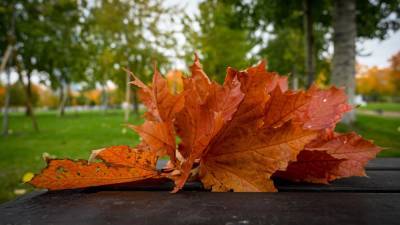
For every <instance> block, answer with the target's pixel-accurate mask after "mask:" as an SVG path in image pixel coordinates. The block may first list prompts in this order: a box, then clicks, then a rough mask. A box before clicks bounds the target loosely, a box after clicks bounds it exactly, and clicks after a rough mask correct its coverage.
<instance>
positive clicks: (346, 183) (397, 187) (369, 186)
mask: <svg viewBox="0 0 400 225" xmlns="http://www.w3.org/2000/svg"><path fill="white" fill-rule="evenodd" d="M367 174H368V177H350V178H343V179H338V180H336V181H333V182H332V183H331V184H328V185H324V184H308V183H293V182H287V181H282V180H277V181H276V182H275V183H276V186H277V187H278V189H279V191H314V192H315V191H324V192H343V191H346V192H399V193H400V171H388V170H376V171H374V170H369V171H367Z"/></svg>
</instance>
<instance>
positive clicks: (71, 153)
mask: <svg viewBox="0 0 400 225" xmlns="http://www.w3.org/2000/svg"><path fill="white" fill-rule="evenodd" d="M37 119H38V123H39V126H40V132H39V133H35V132H33V130H32V127H31V122H30V120H29V119H28V118H27V117H25V116H23V115H12V116H11V120H10V132H11V133H10V135H9V136H7V137H0V202H1V201H5V200H8V199H11V198H13V197H15V194H14V190H15V189H27V188H28V189H29V188H30V187H29V185H24V184H21V179H22V176H23V175H24V174H25V173H26V172H39V171H40V169H41V168H42V167H43V166H45V164H44V162H43V160H42V157H41V156H42V153H43V152H47V153H49V154H50V155H55V156H57V157H60V158H65V157H68V158H73V159H78V158H84V159H85V158H88V156H89V153H90V150H93V149H99V148H102V147H105V146H110V145H131V146H133V145H136V144H137V143H138V142H139V137H138V136H137V134H136V133H134V132H133V131H131V130H130V129H126V128H125V126H124V117H123V113H122V111H110V112H109V113H107V114H106V115H104V114H103V113H102V112H84V113H79V114H75V113H71V114H69V115H66V116H65V117H64V118H60V117H58V116H57V115H56V114H55V113H40V114H39V115H38V116H37ZM140 121H141V119H140V117H139V116H132V117H131V123H134V124H138V123H140ZM124 128H125V130H124Z"/></svg>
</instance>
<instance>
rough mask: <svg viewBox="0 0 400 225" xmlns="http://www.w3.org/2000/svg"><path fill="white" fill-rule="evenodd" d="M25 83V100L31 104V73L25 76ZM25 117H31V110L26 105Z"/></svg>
mask: <svg viewBox="0 0 400 225" xmlns="http://www.w3.org/2000/svg"><path fill="white" fill-rule="evenodd" d="M26 78H27V83H26V91H25V92H26V98H27V101H29V102H30V103H31V104H32V81H31V73H30V72H29V73H27V74H26ZM25 115H26V116H31V115H32V108H31V107H28V104H27V105H26V106H25Z"/></svg>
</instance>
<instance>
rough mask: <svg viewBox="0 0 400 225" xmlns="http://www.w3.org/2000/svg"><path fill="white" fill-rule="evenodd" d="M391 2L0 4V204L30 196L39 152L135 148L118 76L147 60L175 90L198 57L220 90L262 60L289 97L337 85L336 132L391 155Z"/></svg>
mask: <svg viewBox="0 0 400 225" xmlns="http://www.w3.org/2000/svg"><path fill="white" fill-rule="evenodd" d="M349 4H350V5H349ZM399 4H400V1H399V0H369V1H367V0H349V1H343V0H337V1H334V0H321V1H313V0H303V1H295V0H285V1H280V0H255V1H240V0H230V1H229V0H203V1H189V0H186V1H179V0H168V1H160V0H120V1H116V0H7V1H1V2H0V57H1V58H0V60H1V61H0V62H1V64H2V68H1V69H0V107H1V116H0V119H1V123H2V127H1V137H0V202H3V201H6V200H10V199H12V198H15V197H16V196H18V195H22V194H24V193H26V192H29V191H31V190H32V188H31V187H30V186H29V185H27V184H24V183H23V180H22V178H23V176H24V174H26V173H32V172H33V173H37V172H39V171H40V168H42V167H44V166H45V163H44V161H43V159H42V156H43V154H45V155H46V157H59V158H64V157H70V158H74V159H77V158H87V157H88V156H89V153H90V151H91V150H94V149H99V148H102V147H106V146H111V145H131V146H133V145H136V144H137V143H139V137H138V135H137V134H136V133H134V132H133V131H131V130H129V129H127V127H126V124H127V123H131V124H139V123H141V122H142V117H141V114H142V113H143V112H144V109H143V107H142V105H141V104H140V102H139V101H138V96H137V89H136V88H134V87H132V86H130V85H129V81H130V79H131V78H130V77H129V76H128V75H127V74H126V72H125V71H124V70H123V68H126V69H129V70H131V71H132V72H133V73H135V75H136V76H138V77H139V78H140V79H142V80H144V81H146V82H149V81H150V80H151V75H152V73H153V63H154V62H156V63H157V67H158V68H159V69H160V71H161V72H162V74H164V75H166V77H167V79H168V83H169V86H170V88H171V90H172V91H176V90H178V89H180V88H182V83H181V80H180V77H181V76H186V74H187V71H188V66H189V65H190V64H191V63H192V61H193V53H194V52H195V51H196V52H198V54H199V55H200V59H201V62H202V64H203V66H204V70H205V71H206V73H207V74H208V75H209V76H210V77H211V78H212V79H214V80H216V81H218V82H222V81H223V79H224V76H225V70H226V67H227V66H232V67H234V68H237V69H245V68H246V67H248V66H250V65H253V64H255V63H257V62H258V61H259V60H261V59H266V60H267V62H268V70H271V71H276V72H278V73H280V74H282V75H286V76H288V78H289V82H290V85H291V87H292V88H295V89H301V88H307V87H308V86H310V84H311V83H312V82H314V83H316V84H317V85H319V86H323V87H328V86H330V85H332V84H335V85H338V86H344V87H346V91H347V93H348V94H349V96H351V99H350V101H351V102H352V103H353V104H354V105H357V106H358V108H357V109H356V110H355V111H356V113H355V114H354V115H353V116H354V117H352V116H351V115H350V116H348V117H347V118H346V121H345V123H342V124H339V126H338V127H337V129H338V130H340V131H347V130H355V131H357V132H358V133H360V134H361V135H362V136H364V137H365V138H367V139H373V140H374V141H375V143H376V144H378V145H379V146H382V147H384V150H383V151H382V152H381V153H380V155H379V156H381V157H385V156H386V157H388V156H390V157H399V156H400V138H399V137H400V32H399V31H397V30H398V29H399V26H400V20H399V16H400V7H399ZM351 21H353V23H352V22H351ZM340 32H342V35H341V36H340V35H337V34H340ZM343 33H344V34H345V35H343ZM335 35H336V36H335ZM340 49H342V50H344V51H340ZM343 61H344V62H345V63H344V64H346V65H343V63H342V64H340V62H343ZM353 89H354V90H353Z"/></svg>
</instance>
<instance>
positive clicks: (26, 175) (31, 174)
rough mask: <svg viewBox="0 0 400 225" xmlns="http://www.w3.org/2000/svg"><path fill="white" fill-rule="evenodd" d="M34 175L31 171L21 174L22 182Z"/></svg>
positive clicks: (27, 180)
mask: <svg viewBox="0 0 400 225" xmlns="http://www.w3.org/2000/svg"><path fill="white" fill-rule="evenodd" d="M34 176H35V174H33V173H32V172H27V173H25V174H24V176H22V182H24V183H27V182H29V181H31V180H32V178H33V177H34Z"/></svg>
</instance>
